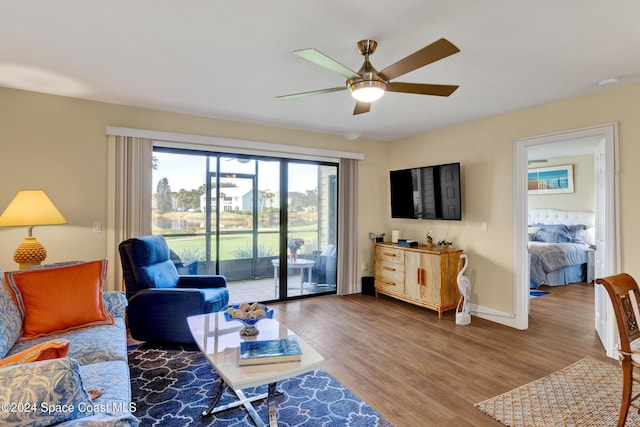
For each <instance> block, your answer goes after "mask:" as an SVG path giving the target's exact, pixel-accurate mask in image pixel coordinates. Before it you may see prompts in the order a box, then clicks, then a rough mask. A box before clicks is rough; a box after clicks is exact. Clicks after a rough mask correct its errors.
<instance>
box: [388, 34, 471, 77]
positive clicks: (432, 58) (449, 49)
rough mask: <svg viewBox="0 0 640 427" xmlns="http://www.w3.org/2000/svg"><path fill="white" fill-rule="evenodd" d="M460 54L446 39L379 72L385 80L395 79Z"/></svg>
mask: <svg viewBox="0 0 640 427" xmlns="http://www.w3.org/2000/svg"><path fill="white" fill-rule="evenodd" d="M458 52H460V49H458V48H457V47H456V46H455V45H454V44H453V43H451V42H450V41H449V40H447V39H440V40H436V41H435V42H433V43H431V44H430V45H428V46H425V47H423V48H422V49H420V50H419V51H417V52H414V53H412V54H411V55H409V56H406V57H404V58H402V59H401V60H399V61H397V62H395V63H393V64H391V65H389V66H388V67H387V68H385V69H384V70H382V71H380V73H378V75H380V76H381V77H382V78H384V79H385V80H391V79H395V78H396V77H400V76H401V75H403V74H407V73H408V72H410V71H413V70H417V69H418V68H420V67H424V66H425V65H428V64H431V63H432V62H436V61H439V60H440V59H442V58H446V57H447V56H449V55H453V54H454V53H458Z"/></svg>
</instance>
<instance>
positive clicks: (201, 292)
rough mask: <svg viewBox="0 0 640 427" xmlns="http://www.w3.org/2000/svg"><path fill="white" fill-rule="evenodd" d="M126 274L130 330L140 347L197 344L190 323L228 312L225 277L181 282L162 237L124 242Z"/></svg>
mask: <svg viewBox="0 0 640 427" xmlns="http://www.w3.org/2000/svg"><path fill="white" fill-rule="evenodd" d="M118 249H119V251H120V260H121V262H122V270H123V273H124V284H125V287H126V293H127V299H128V300H129V305H128V307H127V324H128V326H129V330H130V332H131V337H133V338H134V339H136V340H139V341H147V342H158V343H175V344H178V343H180V344H186V343H193V342H194V341H193V337H192V336H191V332H190V331H189V327H188V325H187V317H189V316H194V315H196V314H203V313H211V312H215V311H222V310H225V309H226V308H227V307H228V305H229V290H228V289H227V279H226V278H225V277H224V276H199V275H189V276H180V275H179V274H178V270H177V269H176V266H175V264H174V262H173V261H172V260H171V256H170V249H169V245H167V242H166V240H165V239H164V237H162V236H142V237H137V238H132V239H128V240H125V241H124V242H122V243H120V245H119V247H118Z"/></svg>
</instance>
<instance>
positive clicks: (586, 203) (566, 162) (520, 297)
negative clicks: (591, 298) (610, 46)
mask: <svg viewBox="0 0 640 427" xmlns="http://www.w3.org/2000/svg"><path fill="white" fill-rule="evenodd" d="M616 139H617V124H615V123H614V124H608V125H602V126H594V127H591V128H585V129H579V130H574V131H568V132H562V133H558V134H552V135H545V136H540V137H532V138H524V139H520V140H517V141H516V142H515V145H514V168H515V188H514V251H515V252H514V271H515V276H516V277H515V283H516V285H515V289H514V291H515V292H514V296H515V304H516V310H515V311H516V323H517V325H518V327H519V328H521V329H526V328H527V327H528V313H529V289H530V277H531V275H530V273H531V272H530V268H529V267H530V264H529V252H528V248H527V247H528V240H529V239H528V237H529V234H528V231H530V230H529V229H528V225H530V221H529V214H530V210H531V211H535V210H536V209H539V210H540V209H542V210H543V212H544V210H545V209H555V210H559V211H561V213H562V212H565V213H566V212H571V211H577V212H582V213H583V215H585V216H586V218H587V219H583V218H584V216H583V217H581V218H580V220H579V222H585V221H586V222H588V221H589V219H588V218H589V215H590V213H592V215H593V225H594V226H595V227H594V228H593V230H594V234H595V236H593V237H592V238H591V239H592V240H593V242H592V243H593V246H594V251H593V253H592V256H593V264H594V273H593V274H594V275H595V277H602V276H606V275H609V274H614V273H616V272H617V271H618V270H619V260H618V253H619V243H618V242H619V236H618V230H617V226H616V224H617V223H618V220H617V218H618V209H617V206H618V204H617V179H616V177H617V172H616V168H617V166H616V165H617V143H616ZM567 166H572V168H573V167H575V168H573V169H574V170H573V171H571V170H570V171H569V173H567ZM530 168H533V169H537V170H538V171H539V172H540V171H545V170H546V168H550V169H552V170H562V173H561V175H562V177H563V178H566V177H567V176H568V175H569V174H571V172H576V171H578V170H580V171H582V172H585V171H586V170H587V169H590V170H592V171H593V172H592V173H588V172H587V173H581V174H579V175H578V174H572V177H573V179H574V182H573V185H574V190H573V191H571V192H570V191H565V192H564V193H563V192H557V193H555V194H554V193H552V194H549V195H547V196H546V197H544V196H542V194H540V196H541V197H538V198H534V197H533V194H532V195H530V194H529V185H528V178H529V175H530ZM534 175H535V174H534ZM578 177H579V178H580V179H579V180H578ZM583 180H584V181H583ZM543 181H544V180H543ZM587 181H590V182H587ZM578 186H579V187H580V190H585V191H581V192H579V193H577V194H576V192H575V190H576V189H577V188H578ZM561 187H564V188H565V189H567V187H568V185H566V183H563V185H562V186H561ZM532 193H535V191H534V192H532ZM563 194H564V195H563ZM547 197H549V198H547ZM551 198H553V200H551ZM576 221H578V220H577V219H576ZM549 222H551V221H549ZM569 222H571V221H569ZM594 293H595V307H594V311H595V322H596V325H595V329H596V331H597V333H598V336H599V337H600V339H601V341H602V343H603V346H604V347H605V349H606V350H607V354H609V355H611V354H613V347H614V344H613V340H614V337H615V334H614V333H613V331H614V329H613V326H614V325H613V323H614V322H612V321H611V319H613V317H612V313H609V310H610V308H609V307H608V305H607V302H606V301H607V296H606V293H604V291H603V290H602V289H601V287H600V286H596V287H594Z"/></svg>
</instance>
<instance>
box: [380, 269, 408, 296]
mask: <svg viewBox="0 0 640 427" xmlns="http://www.w3.org/2000/svg"><path fill="white" fill-rule="evenodd" d="M375 287H376V289H378V290H383V291H389V292H394V293H399V294H402V293H403V292H404V264H395V263H393V262H385V261H377V262H376V264H375Z"/></svg>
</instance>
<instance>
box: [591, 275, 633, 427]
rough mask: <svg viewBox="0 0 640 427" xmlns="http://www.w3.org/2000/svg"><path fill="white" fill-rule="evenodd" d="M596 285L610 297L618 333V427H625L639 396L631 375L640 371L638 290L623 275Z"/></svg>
mask: <svg viewBox="0 0 640 427" xmlns="http://www.w3.org/2000/svg"><path fill="white" fill-rule="evenodd" d="M596 283H598V284H601V285H603V286H604V287H605V289H606V290H607V293H608V294H609V298H611V302H612V303H613V311H614V313H615V315H616V322H617V324H618V332H619V334H620V348H619V354H620V360H621V361H622V380H623V383H622V403H621V405H620V415H619V417H618V427H624V424H625V422H626V420H627V414H628V413H629V407H630V406H633V407H634V408H636V409H638V411H639V412H640V403H636V399H638V397H640V393H635V394H633V385H634V383H640V380H639V379H636V378H634V376H633V368H640V327H639V325H638V321H640V313H639V311H638V303H640V290H639V289H638V284H637V283H636V281H635V280H634V279H633V277H631V276H630V275H628V274H626V273H622V274H616V275H615V276H609V277H604V278H602V279H597V280H596Z"/></svg>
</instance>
